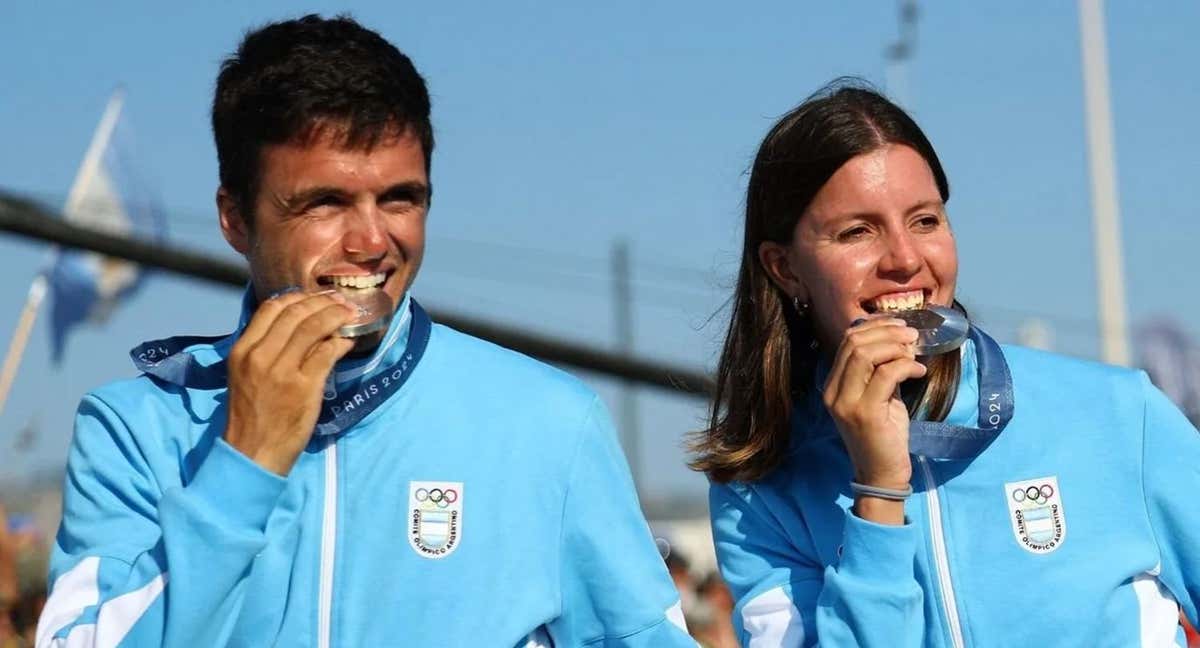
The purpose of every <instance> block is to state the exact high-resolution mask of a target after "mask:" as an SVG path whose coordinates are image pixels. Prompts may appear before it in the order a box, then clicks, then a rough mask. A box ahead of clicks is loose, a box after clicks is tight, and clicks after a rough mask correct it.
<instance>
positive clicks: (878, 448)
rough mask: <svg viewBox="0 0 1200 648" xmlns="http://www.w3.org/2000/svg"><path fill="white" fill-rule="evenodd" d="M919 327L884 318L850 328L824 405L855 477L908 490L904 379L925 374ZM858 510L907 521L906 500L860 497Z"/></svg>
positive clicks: (909, 462) (909, 472)
mask: <svg viewBox="0 0 1200 648" xmlns="http://www.w3.org/2000/svg"><path fill="white" fill-rule="evenodd" d="M916 340H917V331H916V330H915V329H912V328H909V327H908V326H907V325H906V324H905V322H904V321H903V320H899V319H895V318H888V317H879V318H876V319H871V320H868V321H866V322H864V323H862V324H860V325H858V326H854V327H851V328H850V329H849V330H848V331H846V335H845V336H844V337H843V338H842V344H841V346H840V347H839V348H838V351H837V355H836V356H835V358H834V361H833V368H832V370H831V371H830V373H829V379H828V382H827V383H826V385H825V393H824V401H825V407H826V408H828V410H829V413H830V414H831V415H832V416H833V420H834V422H835V423H836V424H837V427H838V431H839V432H840V433H841V435H842V440H843V441H844V442H845V444H846V450H847V451H848V452H849V453H850V461H851V463H853V465H854V481H856V482H858V483H860V484H865V485H868V486H876V487H881V488H891V489H898V490H903V489H906V488H908V487H909V481H910V480H911V479H912V460H911V459H910V458H909V454H908V410H907V408H906V407H905V405H904V402H903V401H902V400H900V396H899V387H900V383H902V382H904V381H905V380H909V379H911V378H920V377H922V376H924V375H925V372H926V368H925V365H923V364H921V363H920V362H917V360H916V354H915V352H914V350H913V343H914V342H916ZM855 512H856V514H858V515H859V517H862V518H864V519H869V520H872V521H876V522H881V523H890V524H903V522H904V503H903V502H896V501H891V500H884V499H880V498H877V497H871V496H864V495H859V496H858V497H857V498H856V500H855Z"/></svg>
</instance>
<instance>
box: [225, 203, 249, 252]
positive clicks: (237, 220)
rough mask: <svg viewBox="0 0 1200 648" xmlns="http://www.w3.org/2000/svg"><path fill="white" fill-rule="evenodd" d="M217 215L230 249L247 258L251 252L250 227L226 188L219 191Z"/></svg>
mask: <svg viewBox="0 0 1200 648" xmlns="http://www.w3.org/2000/svg"><path fill="white" fill-rule="evenodd" d="M217 213H218V214H219V215H220V218H221V234H222V235H224V236H225V240H226V241H227V242H229V245H230V247H232V248H233V249H235V250H237V251H238V253H239V254H241V255H242V256H245V255H246V254H247V253H248V252H249V251H250V236H251V234H250V226H249V224H248V223H247V222H246V219H245V217H244V216H243V214H242V210H241V208H240V207H238V201H236V200H234V199H233V196H232V195H230V194H229V192H228V191H226V190H225V188H224V187H221V188H220V189H217Z"/></svg>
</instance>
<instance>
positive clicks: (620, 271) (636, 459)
mask: <svg viewBox="0 0 1200 648" xmlns="http://www.w3.org/2000/svg"><path fill="white" fill-rule="evenodd" d="M612 273H613V317H614V323H615V324H616V331H617V353H618V354H620V355H621V356H622V357H625V358H632V357H633V284H632V281H631V276H630V275H631V271H630V263H629V241H627V240H625V239H619V240H617V241H616V242H614V243H613V249H612ZM620 403H621V405H620V417H621V441H622V445H623V446H624V447H625V457H626V459H627V460H628V461H629V470H630V471H631V472H632V473H633V482H634V484H635V485H637V486H638V490H639V491H640V490H641V483H642V480H641V475H642V470H641V465H642V462H641V448H640V446H641V435H640V432H639V430H638V411H637V391H636V390H635V389H634V385H633V383H632V382H630V381H629V380H624V381H622V384H621V401H620Z"/></svg>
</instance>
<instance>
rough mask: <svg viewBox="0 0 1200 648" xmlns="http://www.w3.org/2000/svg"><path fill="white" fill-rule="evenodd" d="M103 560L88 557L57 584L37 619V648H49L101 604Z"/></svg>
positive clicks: (51, 588) (55, 582)
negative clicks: (75, 623)
mask: <svg viewBox="0 0 1200 648" xmlns="http://www.w3.org/2000/svg"><path fill="white" fill-rule="evenodd" d="M99 574H100V559H99V558H96V557H94V556H89V557H87V558H84V559H83V560H81V561H79V563H78V564H76V565H75V566H74V567H72V568H71V569H70V570H69V571H67V572H66V573H65V574H63V575H62V576H59V577H58V578H57V579H55V581H54V585H52V586H51V587H50V597H49V598H47V599H46V605H45V606H44V607H43V608H42V614H41V617H40V618H39V619H38V627H37V634H36V641H37V646H38V648H41V647H42V646H49V645H51V644H50V641H51V639H52V638H53V637H54V634H55V633H56V632H58V631H59V630H61V629H63V628H65V627H67V626H69V625H71V624H72V623H74V622H75V619H78V618H79V615H80V614H82V613H83V611H84V610H86V609H87V608H89V607H91V606H93V605H95V604H97V603H99V602H100V586H99V583H98V580H99Z"/></svg>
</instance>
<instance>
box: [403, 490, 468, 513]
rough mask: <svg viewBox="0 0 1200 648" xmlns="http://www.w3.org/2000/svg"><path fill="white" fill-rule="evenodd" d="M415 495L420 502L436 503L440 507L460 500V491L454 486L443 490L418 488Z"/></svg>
mask: <svg viewBox="0 0 1200 648" xmlns="http://www.w3.org/2000/svg"><path fill="white" fill-rule="evenodd" d="M413 497H416V498H417V501H418V502H421V503H422V504H424V503H425V502H429V503H431V504H434V505H436V506H437V507H438V508H443V509H444V508H446V507H448V506H450V505H451V504H453V503H455V502H457V501H458V491H456V490H454V489H453V488H447V489H445V490H442V489H440V488H429V489H426V488H418V489H417V492H416V493H413Z"/></svg>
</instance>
